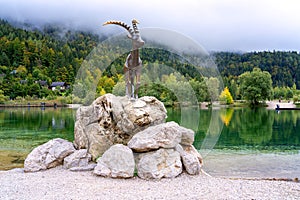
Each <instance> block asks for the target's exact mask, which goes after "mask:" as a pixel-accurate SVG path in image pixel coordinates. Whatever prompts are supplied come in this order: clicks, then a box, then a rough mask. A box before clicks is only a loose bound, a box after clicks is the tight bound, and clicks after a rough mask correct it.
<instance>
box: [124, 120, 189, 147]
mask: <svg viewBox="0 0 300 200" xmlns="http://www.w3.org/2000/svg"><path fill="white" fill-rule="evenodd" d="M193 142H194V131H193V130H191V129H187V128H184V127H182V126H179V125H178V124H177V123H176V122H167V123H163V124H159V125H156V126H151V127H149V128H147V129H145V130H143V131H141V132H139V133H137V134H135V135H134V136H133V137H132V139H131V140H130V141H129V142H128V146H129V147H130V148H131V149H133V150H134V151H136V152H147V151H149V150H155V149H158V148H175V147H176V146H177V145H178V144H179V143H180V144H186V145H190V144H192V143H193Z"/></svg>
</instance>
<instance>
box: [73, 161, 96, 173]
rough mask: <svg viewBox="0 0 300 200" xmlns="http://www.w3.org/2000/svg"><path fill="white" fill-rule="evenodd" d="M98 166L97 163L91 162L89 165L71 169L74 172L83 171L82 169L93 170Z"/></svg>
mask: <svg viewBox="0 0 300 200" xmlns="http://www.w3.org/2000/svg"><path fill="white" fill-rule="evenodd" d="M96 166H97V164H96V163H89V164H88V165H87V166H83V167H72V168H70V169H69V170H70V171H73V172H82V171H92V170H94V169H95V167H96Z"/></svg>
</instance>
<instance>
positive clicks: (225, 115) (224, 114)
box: [220, 108, 234, 126]
mask: <svg viewBox="0 0 300 200" xmlns="http://www.w3.org/2000/svg"><path fill="white" fill-rule="evenodd" d="M233 112H234V110H233V108H228V109H222V110H221V112H220V117H221V120H222V122H223V123H224V124H225V125H226V126H228V125H229V123H230V120H231V118H232V115H233Z"/></svg>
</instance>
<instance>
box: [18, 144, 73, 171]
mask: <svg viewBox="0 0 300 200" xmlns="http://www.w3.org/2000/svg"><path fill="white" fill-rule="evenodd" d="M74 151H75V148H74V146H73V144H72V143H71V142H69V141H67V140H64V139H60V138H57V139H53V140H50V141H49V142H47V143H45V144H43V145H40V146H38V147H36V148H35V149H33V151H32V152H31V153H30V154H29V155H28V156H27V158H26V159H25V162H24V171H25V172H36V171H40V170H45V169H49V168H52V167H56V166H58V165H61V164H62V163H63V160H64V158H65V157H67V156H68V155H70V154H72V153H73V152H74Z"/></svg>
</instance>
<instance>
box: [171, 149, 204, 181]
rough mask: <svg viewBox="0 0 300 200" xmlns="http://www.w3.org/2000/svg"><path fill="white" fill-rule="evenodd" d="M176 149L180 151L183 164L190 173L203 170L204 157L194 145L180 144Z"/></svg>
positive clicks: (195, 173) (197, 172) (193, 173)
mask: <svg viewBox="0 0 300 200" xmlns="http://www.w3.org/2000/svg"><path fill="white" fill-rule="evenodd" d="M176 151H178V152H179V153H180V156H181V159H182V163H183V166H184V168H185V170H186V171H187V173H188V174H190V175H197V174H199V173H200V172H201V167H202V166H201V165H202V157H201V155H200V154H199V153H198V151H197V150H196V149H195V148H194V146H193V145H188V146H184V148H183V147H182V146H181V145H180V144H178V145H177V146H176Z"/></svg>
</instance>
